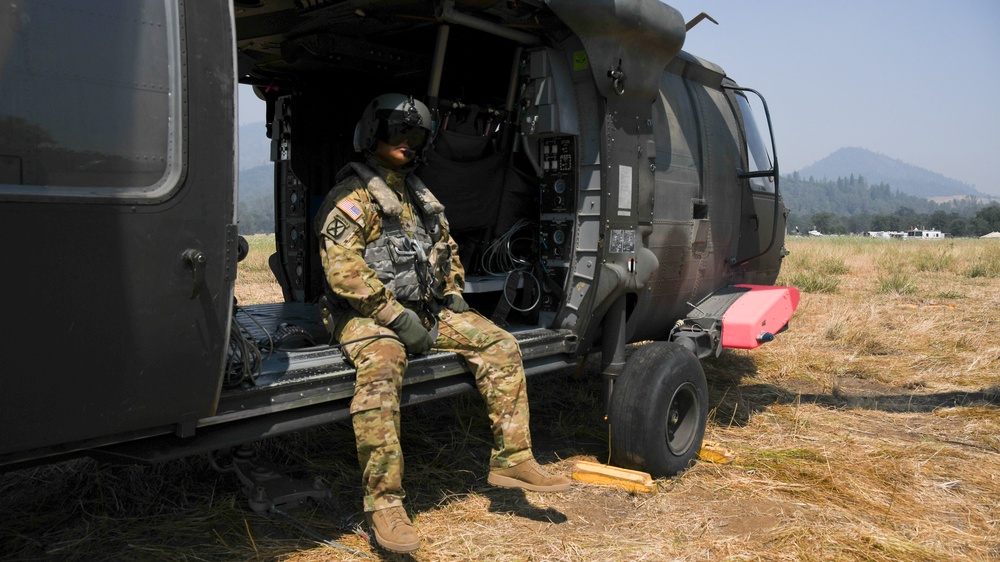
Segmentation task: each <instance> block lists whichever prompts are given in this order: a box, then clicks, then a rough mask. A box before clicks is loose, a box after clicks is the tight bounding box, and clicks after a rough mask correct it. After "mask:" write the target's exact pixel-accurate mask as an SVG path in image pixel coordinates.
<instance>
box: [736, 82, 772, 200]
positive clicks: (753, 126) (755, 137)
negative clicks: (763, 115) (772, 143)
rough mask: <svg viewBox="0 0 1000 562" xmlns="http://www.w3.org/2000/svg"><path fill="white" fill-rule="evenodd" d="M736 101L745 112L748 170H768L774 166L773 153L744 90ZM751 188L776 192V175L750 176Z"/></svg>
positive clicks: (744, 124) (743, 112)
mask: <svg viewBox="0 0 1000 562" xmlns="http://www.w3.org/2000/svg"><path fill="white" fill-rule="evenodd" d="M736 101H737V103H739V106H740V113H742V114H743V126H744V128H745V130H746V142H747V164H748V169H747V171H748V172H767V171H771V170H772V169H773V168H774V165H773V163H772V158H771V153H770V151H768V149H767V144H766V143H765V142H764V137H763V136H762V135H761V132H760V129H758V128H757V122H756V121H755V120H754V117H753V114H754V112H753V110H752V109H751V107H750V100H749V99H747V96H746V95H744V93H743V92H736ZM750 188H751V189H753V190H754V191H763V192H766V193H774V176H770V177H754V178H750Z"/></svg>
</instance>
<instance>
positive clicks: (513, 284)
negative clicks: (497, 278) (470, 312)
mask: <svg viewBox="0 0 1000 562" xmlns="http://www.w3.org/2000/svg"><path fill="white" fill-rule="evenodd" d="M523 275H524V274H523V273H521V271H520V270H515V271H512V272H510V275H508V276H507V283H505V284H504V288H503V293H502V294H501V295H500V302H498V303H497V307H496V308H495V309H493V315H492V316H490V320H491V321H492V322H493V323H494V324H496V325H497V326H503V325H505V324H506V323H507V315H508V314H510V304H511V301H512V300H514V299H515V298H517V287H518V285H520V284H521V277H522V276H523Z"/></svg>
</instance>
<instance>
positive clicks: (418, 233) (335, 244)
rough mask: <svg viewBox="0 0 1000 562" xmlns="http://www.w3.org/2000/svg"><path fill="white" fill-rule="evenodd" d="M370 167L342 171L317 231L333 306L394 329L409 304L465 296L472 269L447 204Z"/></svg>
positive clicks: (411, 182) (409, 181)
mask: <svg viewBox="0 0 1000 562" xmlns="http://www.w3.org/2000/svg"><path fill="white" fill-rule="evenodd" d="M370 164H371V167H369V166H365V165H362V164H357V163H352V164H349V165H347V166H345V167H344V168H342V169H341V170H340V172H338V173H337V185H335V186H334V188H333V189H332V190H331V191H330V193H329V194H328V195H327V196H326V198H325V199H324V200H323V204H322V205H321V206H320V208H319V211H318V213H317V215H316V219H317V220H316V223H315V224H316V226H317V230H316V234H317V236H318V237H319V241H320V244H319V246H320V259H321V262H322V265H323V269H324V272H325V276H326V282H327V285H328V287H329V289H330V292H331V293H332V295H329V296H328V299H330V300H332V301H333V302H331V303H330V304H331V305H333V306H334V307H337V306H338V305H343V304H344V303H346V304H347V305H349V306H350V307H351V308H353V309H355V310H357V311H358V313H359V314H361V315H363V316H367V317H371V318H374V319H375V320H376V321H377V322H378V323H379V324H381V325H383V326H387V325H388V324H389V323H391V322H392V321H393V320H394V319H395V318H396V317H397V316H398V315H399V314H400V313H402V311H403V306H404V304H405V305H408V306H411V307H413V306H415V305H416V304H418V303H421V302H427V301H429V300H441V299H443V298H444V297H445V296H447V295H450V294H461V292H462V288H463V286H464V283H465V272H464V270H463V268H462V264H461V262H459V260H458V246H457V245H456V244H455V241H454V240H453V239H452V238H451V235H450V233H449V231H448V222H447V220H445V218H444V214H443V211H444V207H443V206H442V205H441V203H439V202H438V200H437V199H436V198H435V197H434V196H433V195H432V194H431V192H430V191H429V190H428V189H427V187H426V186H425V185H424V184H423V182H421V181H420V179H419V178H417V177H416V176H415V175H413V174H408V173H400V172H397V171H393V170H389V169H387V168H384V167H382V166H379V165H377V164H376V163H375V162H371V161H370ZM373 168H374V169H373ZM414 242H415V243H416V244H413V243H414ZM418 246H419V247H418ZM421 255H422V256H424V257H426V259H421V257H422V256H421ZM338 301H339V302H338Z"/></svg>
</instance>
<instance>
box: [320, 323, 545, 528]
mask: <svg viewBox="0 0 1000 562" xmlns="http://www.w3.org/2000/svg"><path fill="white" fill-rule="evenodd" d="M338 328H339V329H338V330H337V332H338V333H337V334H336V337H337V340H338V341H341V342H346V344H343V350H344V352H345V353H346V355H347V357H348V359H349V360H350V361H351V363H352V364H353V365H354V366H355V368H356V369H357V373H358V374H357V381H356V382H355V385H354V399H353V400H352V401H351V420H352V422H353V424H354V436H355V440H356V441H357V447H358V461H359V463H360V464H361V468H362V470H363V474H362V484H363V486H364V492H365V499H364V508H365V511H375V510H378V509H384V508H386V507H393V506H399V505H402V504H403V498H404V497H405V492H404V491H403V483H402V479H403V451H402V449H401V447H400V444H399V395H400V391H401V389H402V384H403V373H404V372H405V370H406V365H407V358H406V350H405V348H404V347H403V344H402V343H401V342H400V341H399V340H398V339H395V337H394V336H395V333H394V332H393V331H392V330H390V329H388V328H385V327H382V326H379V325H378V324H377V323H376V322H375V321H374V320H373V319H371V318H364V317H360V316H355V315H351V316H350V317H349V318H348V319H347V320H346V321H341V322H340V326H338ZM377 336H390V337H377ZM351 342H355V343H351ZM434 350H439V351H453V352H455V353H458V354H459V355H461V356H462V357H463V358H464V359H465V361H466V362H467V363H468V365H469V368H470V370H471V371H472V373H473V374H474V375H475V379H476V387H477V388H478V389H479V392H480V394H481V395H482V396H483V399H484V400H485V401H486V409H487V413H488V414H489V418H490V422H491V425H492V429H493V440H494V445H493V452H492V454H491V456H490V467H491V468H507V467H510V466H514V465H517V464H520V463H522V462H524V461H526V460H529V459H531V458H532V454H531V435H530V433H529V430H528V395H527V389H526V386H525V380H524V367H523V365H522V364H521V350H520V349H519V348H518V346H517V340H515V339H514V336H512V335H510V334H509V333H507V332H506V331H504V330H503V329H501V328H498V327H497V326H496V325H495V324H493V323H492V322H490V321H489V320H487V319H485V318H483V317H482V316H480V315H479V314H477V313H476V312H474V311H469V312H462V313H457V312H453V311H451V310H449V309H442V310H441V312H440V313H439V314H438V337H437V340H436V341H435V342H434Z"/></svg>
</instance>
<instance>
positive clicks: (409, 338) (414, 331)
mask: <svg viewBox="0 0 1000 562" xmlns="http://www.w3.org/2000/svg"><path fill="white" fill-rule="evenodd" d="M389 329H390V330H392V331H393V332H396V335H398V336H399V339H400V340H402V341H403V345H405V346H406V351H407V353H412V354H413V355H420V354H422V353H424V352H426V351H427V350H428V349H430V348H431V346H432V345H434V338H432V337H431V333H430V332H428V331H427V328H424V325H423V324H421V323H420V317H419V316H417V313H416V312H413V311H412V310H410V309H409V308H407V309H404V310H403V313H402V314H400V315H399V316H397V317H396V319H395V320H393V321H392V322H391V323H390V324H389Z"/></svg>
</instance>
